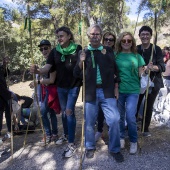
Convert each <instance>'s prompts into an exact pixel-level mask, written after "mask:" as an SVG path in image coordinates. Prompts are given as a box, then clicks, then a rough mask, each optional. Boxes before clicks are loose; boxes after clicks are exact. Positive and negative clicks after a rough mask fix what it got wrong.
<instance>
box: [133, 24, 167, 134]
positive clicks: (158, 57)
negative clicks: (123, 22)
mask: <svg viewBox="0 0 170 170" xmlns="http://www.w3.org/2000/svg"><path fill="white" fill-rule="evenodd" d="M151 37H152V29H151V28H150V27H149V26H142V27H141V28H140V30H139V38H140V40H141V42H142V44H140V45H138V46H137V50H138V53H139V54H140V55H141V56H142V57H143V59H144V61H145V63H146V66H145V74H148V72H149V70H150V71H151V72H150V78H151V81H152V82H153V84H154V85H153V87H152V91H151V92H150V93H149V94H148V98H147V109H146V116H145V126H144V133H143V135H144V136H151V134H150V132H149V125H150V122H151V117H152V111H153V105H154V102H155V99H156V96H157V94H158V92H159V90H160V88H162V87H163V80H162V75H161V74H162V72H164V71H165V66H164V61H163V55H162V50H161V48H160V47H159V46H157V45H154V46H153V44H151V43H150V41H151ZM152 48H153V59H152V61H150V59H151V55H152ZM144 96H145V93H144V94H140V96H139V101H138V107H137V113H136V117H137V114H138V111H139V108H140V105H141V102H142V100H143V97H144Z"/></svg>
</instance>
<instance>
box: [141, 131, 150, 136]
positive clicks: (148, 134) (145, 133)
mask: <svg viewBox="0 0 170 170" xmlns="http://www.w3.org/2000/svg"><path fill="white" fill-rule="evenodd" d="M142 135H143V136H144V137H150V136H151V133H150V132H143V134H142Z"/></svg>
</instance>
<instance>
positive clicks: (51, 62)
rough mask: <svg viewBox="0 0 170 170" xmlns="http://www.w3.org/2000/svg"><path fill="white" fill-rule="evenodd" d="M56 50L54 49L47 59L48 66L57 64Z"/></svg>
mask: <svg viewBox="0 0 170 170" xmlns="http://www.w3.org/2000/svg"><path fill="white" fill-rule="evenodd" d="M54 57H55V48H53V49H52V50H51V52H50V54H49V56H48V58H47V64H50V65H53V64H54V63H55V60H54Z"/></svg>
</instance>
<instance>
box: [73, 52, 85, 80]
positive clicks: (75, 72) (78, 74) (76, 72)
mask: <svg viewBox="0 0 170 170" xmlns="http://www.w3.org/2000/svg"><path fill="white" fill-rule="evenodd" d="M81 52H82V50H80V51H79V52H78V59H77V63H76V65H75V67H74V70H73V75H74V77H76V78H81V79H83V70H81V69H80V67H79V62H80V54H81Z"/></svg>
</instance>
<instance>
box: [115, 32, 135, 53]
mask: <svg viewBox="0 0 170 170" xmlns="http://www.w3.org/2000/svg"><path fill="white" fill-rule="evenodd" d="M126 35H130V36H131V39H132V47H131V52H132V53H135V54H136V53H137V47H136V40H135V39H134V37H133V35H132V34H131V33H130V32H123V33H121V34H120V35H119V37H118V39H117V41H116V53H120V52H122V46H121V40H122V39H123V37H124V36H126Z"/></svg>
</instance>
